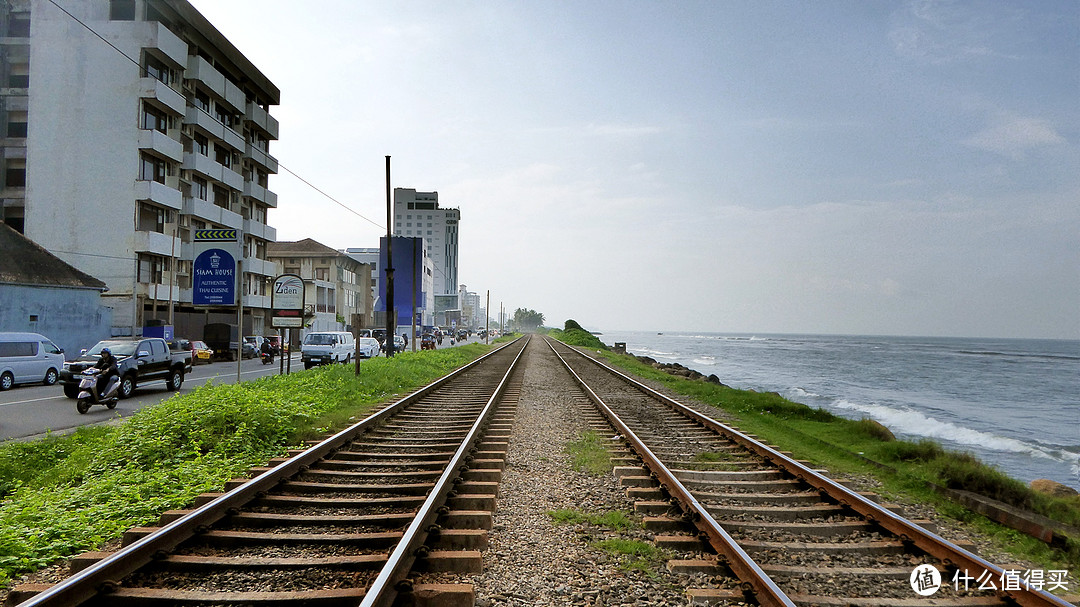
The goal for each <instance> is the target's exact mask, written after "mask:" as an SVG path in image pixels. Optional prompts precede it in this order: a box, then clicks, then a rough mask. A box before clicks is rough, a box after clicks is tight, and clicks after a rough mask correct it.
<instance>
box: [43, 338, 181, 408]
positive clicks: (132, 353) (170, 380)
mask: <svg viewBox="0 0 1080 607" xmlns="http://www.w3.org/2000/svg"><path fill="white" fill-rule="evenodd" d="M102 348H108V349H109V351H110V352H112V355H113V356H115V357H116V366H117V368H119V370H120V390H119V396H120V398H127V397H129V396H131V393H132V392H134V391H135V388H136V387H137V386H139V385H140V384H144V383H146V382H148V381H154V380H165V387H166V388H168V389H169V390H170V391H176V390H179V389H180V385H181V384H183V383H184V374H186V373H187V372H188V371H190V370H191V351H190V350H170V349H169V344H168V343H167V342H166V341H165V340H164V339H161V338H160V337H143V338H129V339H119V338H118V339H106V340H104V341H99V342H98V343H97V344H96V345H95V346H94V347H93V348H90V349H89V350H87V351H85V352H83V353H82V355H81V356H79V358H77V359H75V360H73V361H71V362H67V363H64V369H63V370H62V371H60V383H61V384H63V386H64V395H65V396H67V397H68V398H77V397H78V396H79V375H80V374H81V373H82V371H83V369H86V368H87V367H92V366H94V363H96V362H97V361H98V359H99V358H101V349H102Z"/></svg>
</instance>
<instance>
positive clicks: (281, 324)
mask: <svg viewBox="0 0 1080 607" xmlns="http://www.w3.org/2000/svg"><path fill="white" fill-rule="evenodd" d="M270 308H271V310H272V311H271V314H270V326H271V327H274V328H283V329H285V335H284V336H283V337H282V340H281V344H282V347H281V350H282V354H283V355H284V353H285V344H287V343H290V341H289V339H288V338H291V337H292V335H290V333H291V329H299V328H302V327H303V326H304V279H303V278H300V277H299V276H297V275H296V274H282V275H281V276H278V277H277V278H275V279H274V288H273V290H272V291H271V292H270ZM281 364H282V367H283V371H284V372H285V373H288V372H290V371H291V370H292V352H290V353H289V362H288V366H289V367H288V368H287V369H285V368H284V367H285V364H286V363H285V361H284V359H283V360H282V363H281Z"/></svg>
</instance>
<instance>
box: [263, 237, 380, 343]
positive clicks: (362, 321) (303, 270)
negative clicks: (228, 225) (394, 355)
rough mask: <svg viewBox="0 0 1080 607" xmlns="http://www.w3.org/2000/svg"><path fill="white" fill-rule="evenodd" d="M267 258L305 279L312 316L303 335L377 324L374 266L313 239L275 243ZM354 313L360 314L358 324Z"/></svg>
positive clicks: (307, 304)
mask: <svg viewBox="0 0 1080 607" xmlns="http://www.w3.org/2000/svg"><path fill="white" fill-rule="evenodd" d="M267 257H268V258H269V259H270V260H271V261H273V262H276V264H277V265H278V266H279V267H280V268H281V273H283V274H296V275H298V276H299V277H300V278H303V279H304V289H305V291H304V301H305V304H304V306H305V308H306V309H307V311H308V312H310V313H311V314H312V316H311V319H310V324H309V325H308V328H307V329H306V330H305V331H303V334H305V335H306V334H307V332H309V331H351V330H353V329H363V328H371V327H372V326H373V321H374V317H373V315H372V309H373V305H372V298H371V266H370V265H368V264H365V263H360V262H359V261H356V260H355V259H353V258H352V257H350V256H349V255H347V254H346V253H342V252H340V251H338V250H336V249H332V248H330V247H328V246H326V245H324V244H322V243H320V242H316V241H314V240H312V239H310V238H305V239H304V240H300V241H296V242H272V243H270V245H269V247H268V252H267ZM354 314H356V315H359V316H358V317H357V318H356V319H357V320H359V324H358V325H356V326H354V325H353V320H354V316H353V315H354Z"/></svg>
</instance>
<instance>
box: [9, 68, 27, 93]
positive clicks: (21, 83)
mask: <svg viewBox="0 0 1080 607" xmlns="http://www.w3.org/2000/svg"><path fill="white" fill-rule="evenodd" d="M9 69H10V71H9V72H8V87H9V88H16V89H25V88H28V87H29V86H30V65H29V64H26V63H18V64H13V65H12V66H11V67H10V68H9Z"/></svg>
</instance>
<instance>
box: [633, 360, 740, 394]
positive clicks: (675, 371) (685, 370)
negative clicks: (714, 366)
mask: <svg viewBox="0 0 1080 607" xmlns="http://www.w3.org/2000/svg"><path fill="white" fill-rule="evenodd" d="M634 358H636V359H638V360H639V361H641V362H643V363H645V364H646V365H649V366H650V367H652V368H654V369H659V370H661V371H663V372H665V373H668V374H670V375H678V376H679V377H685V378H687V379H694V380H700V381H705V382H708V383H710V384H716V385H718V386H724V387H728V386H726V385H725V384H723V383H721V382H720V378H719V377H717V376H716V375H705V374H703V373H698V372H697V371H695V370H693V369H691V368H689V367H685V366H683V365H680V364H679V363H662V362H657V361H656V359H653V358H650V357H648V356H635V357H634Z"/></svg>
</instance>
